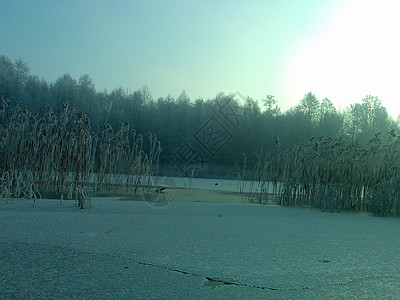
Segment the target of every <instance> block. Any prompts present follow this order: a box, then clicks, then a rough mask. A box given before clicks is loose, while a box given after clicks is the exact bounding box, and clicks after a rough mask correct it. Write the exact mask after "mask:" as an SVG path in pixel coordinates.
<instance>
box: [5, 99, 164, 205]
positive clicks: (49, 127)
mask: <svg viewBox="0 0 400 300" xmlns="http://www.w3.org/2000/svg"><path fill="white" fill-rule="evenodd" d="M147 137H148V139H144V138H143V136H142V135H140V134H137V133H136V131H135V130H131V129H130V127H129V124H128V123H123V124H122V126H121V128H120V129H119V130H118V131H116V132H114V131H113V129H112V128H111V126H110V125H109V124H104V125H103V127H102V131H101V134H100V135H98V134H95V133H94V132H92V130H91V126H90V120H89V119H88V117H87V116H86V115H85V114H83V113H82V112H81V111H79V112H76V113H75V112H74V111H73V110H71V109H70V108H69V107H68V105H65V106H64V109H63V111H62V113H61V114H60V115H56V114H55V113H54V112H53V111H52V109H51V108H50V107H49V108H48V112H47V113H46V114H45V115H44V116H41V117H39V116H38V114H32V113H31V112H29V111H28V109H27V108H26V107H25V106H24V105H18V104H17V105H16V106H14V107H9V106H8V102H7V101H6V100H4V99H3V98H0V176H2V177H1V178H0V196H1V197H3V198H7V201H9V199H10V197H11V196H15V197H20V196H21V195H23V196H27V197H29V198H30V199H34V201H35V199H37V198H38V197H41V194H42V193H50V192H57V193H59V194H61V199H63V198H64V195H66V198H71V197H73V195H74V194H75V195H76V198H77V200H78V202H79V206H80V207H81V208H84V207H85V206H87V205H88V204H89V203H90V202H89V201H87V200H88V199H90V197H89V194H88V193H89V191H90V190H91V191H92V192H96V193H100V192H104V191H113V192H117V190H118V191H119V192H120V191H124V192H137V190H138V189H139V188H143V189H144V186H145V182H150V181H151V176H153V175H154V174H155V173H156V172H157V168H158V160H159V156H160V152H161V145H160V143H159V141H158V140H157V137H156V136H155V135H153V134H151V133H148V135H147ZM144 140H145V141H144ZM145 146H146V149H147V150H145V149H144V148H145ZM61 203H62V202H61Z"/></svg>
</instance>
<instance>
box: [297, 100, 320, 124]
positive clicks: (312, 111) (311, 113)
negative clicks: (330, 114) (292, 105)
mask: <svg viewBox="0 0 400 300" xmlns="http://www.w3.org/2000/svg"><path fill="white" fill-rule="evenodd" d="M319 107H320V103H319V101H318V99H317V97H316V96H315V95H314V94H313V93H311V92H308V93H307V94H305V95H304V97H303V99H301V100H300V104H299V105H298V106H297V107H296V108H297V109H298V110H300V111H301V112H303V113H304V114H305V115H306V116H307V118H308V120H309V121H310V122H311V123H315V122H316V121H317V119H318V115H319Z"/></svg>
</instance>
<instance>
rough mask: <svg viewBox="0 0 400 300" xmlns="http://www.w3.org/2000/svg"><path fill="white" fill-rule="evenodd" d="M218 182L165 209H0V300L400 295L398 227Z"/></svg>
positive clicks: (113, 205)
mask: <svg viewBox="0 0 400 300" xmlns="http://www.w3.org/2000/svg"><path fill="white" fill-rule="evenodd" d="M214 181H215V180H213V181H210V182H209V183H206V182H204V181H201V184H203V185H206V187H207V184H208V186H210V185H211V187H210V188H209V189H203V190H202V189H201V186H196V189H195V190H193V192H194V193H192V194H187V193H186V194H185V190H178V196H177V200H179V199H180V200H179V201H174V202H172V203H170V204H169V205H168V206H163V207H161V208H155V207H153V206H151V205H149V204H148V203H146V202H144V201H129V199H127V198H120V197H109V198H105V197H104V198H94V199H93V200H94V207H93V208H91V209H86V210H80V209H78V208H77V207H76V206H75V204H74V203H75V202H74V201H64V205H63V206H60V202H59V200H38V203H37V206H36V207H32V202H31V201H29V200H23V199H12V200H11V204H8V205H7V204H5V202H4V201H3V202H1V203H0V299H8V298H10V299H14V298H28V299H29V298H31V299H49V298H65V299H67V298H68V299H71V298H79V299H87V298H96V299H97V298H107V299H111V298H131V299H132V298H139V299H151V298H154V299H160V298H161V299H165V298H167V299H168V298H170V299H172V298H189V299H204V298H206V299H216V298H218V299H219V298H226V299H232V297H234V298H243V299H253V298H258V299H259V298H273V299H274V298H275V299H291V298H300V299H321V298H346V299H347V298H355V297H364V298H389V299H390V298H392V299H396V298H398V296H399V295H400V284H399V283H400V238H399V237H400V220H399V219H396V218H377V217H370V216H360V215H351V214H329V213H322V212H318V211H313V210H308V209H294V208H285V207H278V206H267V205H255V204H245V203H240V201H237V199H239V198H238V197H237V195H236V196H235V195H234V194H233V193H229V191H222V192H221V191H219V190H214V189H215V188H217V187H223V186H224V181H222V180H218V185H217V186H216V185H215V182H214ZM178 185H179V182H178ZM193 185H194V186H195V182H193ZM202 191H203V195H204V196H203V198H202V196H201V195H202ZM224 197H225V198H224ZM229 197H233V198H231V199H234V200H233V201H232V202H235V204H229V203H228V200H227V199H229ZM235 197H236V198H235ZM206 198H207V199H206ZM221 198H224V199H226V201H225V200H224V201H223V202H224V203H212V202H218V199H221ZM182 199H186V200H187V201H183V200H182ZM202 199H203V200H207V201H201V200H202ZM213 199H214V200H215V201H213ZM235 199H236V200H235Z"/></svg>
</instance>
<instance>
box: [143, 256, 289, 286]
mask: <svg viewBox="0 0 400 300" xmlns="http://www.w3.org/2000/svg"><path fill="white" fill-rule="evenodd" d="M136 263H138V264H140V265H144V266H151V267H155V268H159V269H164V270H168V271H171V272H176V273H181V274H184V275H192V276H195V277H200V278H204V279H207V280H208V281H210V282H215V283H220V284H221V285H235V286H243V287H250V288H256V289H262V290H271V291H279V290H282V291H283V290H284V289H279V288H273V287H267V286H258V285H252V284H248V283H240V282H235V281H229V280H225V279H219V278H212V277H210V276H203V275H200V274H196V273H193V272H187V271H183V270H179V269H173V268H169V267H165V266H160V265H157V264H152V263H146V262H141V261H136ZM285 290H286V289H285Z"/></svg>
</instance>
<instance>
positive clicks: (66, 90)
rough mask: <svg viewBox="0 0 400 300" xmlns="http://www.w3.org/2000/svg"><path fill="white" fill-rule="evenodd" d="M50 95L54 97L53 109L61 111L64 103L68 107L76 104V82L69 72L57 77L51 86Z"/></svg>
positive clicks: (57, 111)
mask: <svg viewBox="0 0 400 300" xmlns="http://www.w3.org/2000/svg"><path fill="white" fill-rule="evenodd" d="M51 91H52V96H53V98H54V102H55V103H54V105H53V110H54V111H55V112H56V113H61V111H62V109H63V105H64V104H68V105H69V106H70V107H76V106H77V104H78V103H77V100H78V97H77V96H78V84H77V82H76V80H75V79H73V78H72V77H71V75H69V74H64V75H63V76H61V77H59V78H58V79H57V80H56V82H55V83H54V84H53V85H52V87H51Z"/></svg>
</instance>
